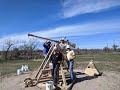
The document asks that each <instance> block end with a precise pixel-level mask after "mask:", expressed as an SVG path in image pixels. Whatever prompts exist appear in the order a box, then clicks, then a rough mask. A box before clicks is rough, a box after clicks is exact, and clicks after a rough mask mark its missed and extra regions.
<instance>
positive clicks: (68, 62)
mask: <svg viewBox="0 0 120 90" xmlns="http://www.w3.org/2000/svg"><path fill="white" fill-rule="evenodd" d="M67 66H68V68H70V67H69V66H70V61H68V60H67Z"/></svg>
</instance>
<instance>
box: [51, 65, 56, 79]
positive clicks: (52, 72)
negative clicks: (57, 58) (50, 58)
mask: <svg viewBox="0 0 120 90" xmlns="http://www.w3.org/2000/svg"><path fill="white" fill-rule="evenodd" d="M54 70H55V64H53V69H51V74H52V79H53V81H54Z"/></svg>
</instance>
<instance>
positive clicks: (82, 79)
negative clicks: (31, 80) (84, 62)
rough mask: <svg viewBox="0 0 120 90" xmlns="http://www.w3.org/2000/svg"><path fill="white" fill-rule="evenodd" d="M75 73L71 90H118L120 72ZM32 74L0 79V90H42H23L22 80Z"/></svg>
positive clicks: (119, 86)
mask: <svg viewBox="0 0 120 90" xmlns="http://www.w3.org/2000/svg"><path fill="white" fill-rule="evenodd" d="M77 72H78V73H79V74H78V75H77V80H76V82H75V84H74V85H73V87H72V90H120V72H116V71H103V75H102V76H99V77H90V76H87V75H85V74H82V72H83V71H82V70H79V69H77ZM34 73H35V72H34ZM32 74H33V72H32V73H28V74H23V75H19V76H18V75H15V74H14V75H11V76H9V77H5V78H0V90H9V89H11V90H42V89H41V88H39V87H37V86H34V87H29V88H24V85H23V81H24V79H25V78H26V77H30V76H31V75H32Z"/></svg>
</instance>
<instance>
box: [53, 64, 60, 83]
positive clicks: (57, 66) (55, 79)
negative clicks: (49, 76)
mask: <svg viewBox="0 0 120 90" xmlns="http://www.w3.org/2000/svg"><path fill="white" fill-rule="evenodd" d="M59 67H60V64H56V67H55V69H54V85H57V83H58V80H59V79H58V77H59Z"/></svg>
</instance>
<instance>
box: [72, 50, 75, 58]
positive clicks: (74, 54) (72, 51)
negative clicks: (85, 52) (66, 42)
mask: <svg viewBox="0 0 120 90" xmlns="http://www.w3.org/2000/svg"><path fill="white" fill-rule="evenodd" d="M72 52H73V59H74V58H75V56H76V55H75V52H74V51H73V50H72Z"/></svg>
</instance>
